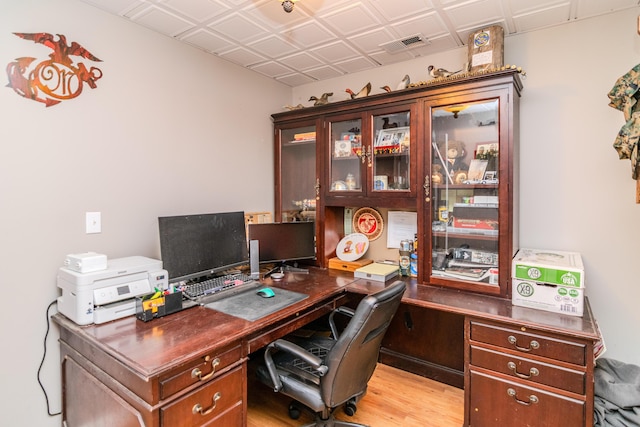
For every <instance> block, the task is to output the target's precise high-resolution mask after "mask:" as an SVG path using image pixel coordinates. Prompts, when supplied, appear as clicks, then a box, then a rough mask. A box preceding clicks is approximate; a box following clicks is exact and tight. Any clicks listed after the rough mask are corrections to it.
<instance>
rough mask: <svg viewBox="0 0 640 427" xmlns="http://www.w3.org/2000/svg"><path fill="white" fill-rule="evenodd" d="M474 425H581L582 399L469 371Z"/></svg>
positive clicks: (583, 409) (583, 405) (517, 426)
mask: <svg viewBox="0 0 640 427" xmlns="http://www.w3.org/2000/svg"><path fill="white" fill-rule="evenodd" d="M470 376H471V379H470V393H469V394H468V396H469V402H468V404H469V408H470V410H469V417H470V419H469V424H468V425H471V426H473V427H496V426H509V427H530V426H539V427H543V426H544V427H556V426H557V427H584V425H585V424H584V423H585V407H586V404H585V402H583V401H581V400H576V399H571V398H567V397H564V396H561V395H558V394H555V393H549V392H545V391H542V390H540V389H537V388H534V387H527V386H524V385H522V384H520V383H518V382H515V381H513V382H512V381H506V380H502V379H500V378H496V377H492V376H489V375H485V374H483V373H479V372H474V371H473V370H472V371H471V373H470Z"/></svg>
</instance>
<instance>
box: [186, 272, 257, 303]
mask: <svg viewBox="0 0 640 427" xmlns="http://www.w3.org/2000/svg"><path fill="white" fill-rule="evenodd" d="M254 283H257V282H256V281H255V280H253V279H252V278H251V277H250V276H249V275H247V274H244V273H236V274H227V275H224V276H219V277H214V278H213V279H207V280H203V281H202V282H196V283H189V284H187V285H185V286H184V288H183V290H182V292H184V294H185V296H186V297H187V298H190V299H197V298H201V297H205V296H209V295H213V294H218V293H220V292H222V293H225V294H227V292H225V291H228V290H232V289H237V290H239V289H243V288H246V287H247V286H246V285H251V284H254Z"/></svg>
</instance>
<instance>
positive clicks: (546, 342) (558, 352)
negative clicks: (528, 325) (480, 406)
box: [470, 321, 587, 366]
mask: <svg viewBox="0 0 640 427" xmlns="http://www.w3.org/2000/svg"><path fill="white" fill-rule="evenodd" d="M470 338H471V339H472V340H473V341H478V342H482V343H487V344H493V345H496V346H499V347H502V348H505V349H508V350H512V351H515V352H517V353H520V354H522V355H527V354H531V355H537V356H543V357H548V358H551V359H554V360H560V361H563V362H568V363H573V364H575V365H580V366H585V364H586V350H587V347H586V345H584V344H582V343H578V342H571V341H564V340H561V339H557V338H553V337H550V336H545V335H539V334H536V333H532V332H524V331H523V330H520V329H516V328H505V327H500V326H495V325H489V324H485V323H478V322H476V321H472V322H471V333H470Z"/></svg>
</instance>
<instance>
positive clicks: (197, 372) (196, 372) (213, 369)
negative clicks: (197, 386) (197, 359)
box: [191, 356, 220, 381]
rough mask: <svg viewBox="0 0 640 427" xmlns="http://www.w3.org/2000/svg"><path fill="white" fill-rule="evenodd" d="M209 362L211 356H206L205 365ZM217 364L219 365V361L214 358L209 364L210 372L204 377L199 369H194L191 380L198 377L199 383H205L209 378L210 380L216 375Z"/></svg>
mask: <svg viewBox="0 0 640 427" xmlns="http://www.w3.org/2000/svg"><path fill="white" fill-rule="evenodd" d="M210 360H211V356H207V357H205V358H204V361H205V363H206V362H208V361H210ZM219 364H220V359H219V358H218V357H216V358H215V359H213V361H212V362H211V372H209V373H208V374H207V375H205V376H202V371H201V370H200V368H195V369H194V370H193V371H191V378H196V377H198V379H199V380H200V381H206V380H208V379H209V378H211V377H212V376H213V374H215V373H216V368H217V367H218V365H219Z"/></svg>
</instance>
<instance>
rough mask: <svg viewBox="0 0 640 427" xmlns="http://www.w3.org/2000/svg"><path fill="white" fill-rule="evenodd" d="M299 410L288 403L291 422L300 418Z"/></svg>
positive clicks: (294, 405)
mask: <svg viewBox="0 0 640 427" xmlns="http://www.w3.org/2000/svg"><path fill="white" fill-rule="evenodd" d="M300 414H301V412H300V409H299V408H298V407H297V406H296V404H295V403H290V404H289V418H291V419H292V420H297V419H298V418H300Z"/></svg>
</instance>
